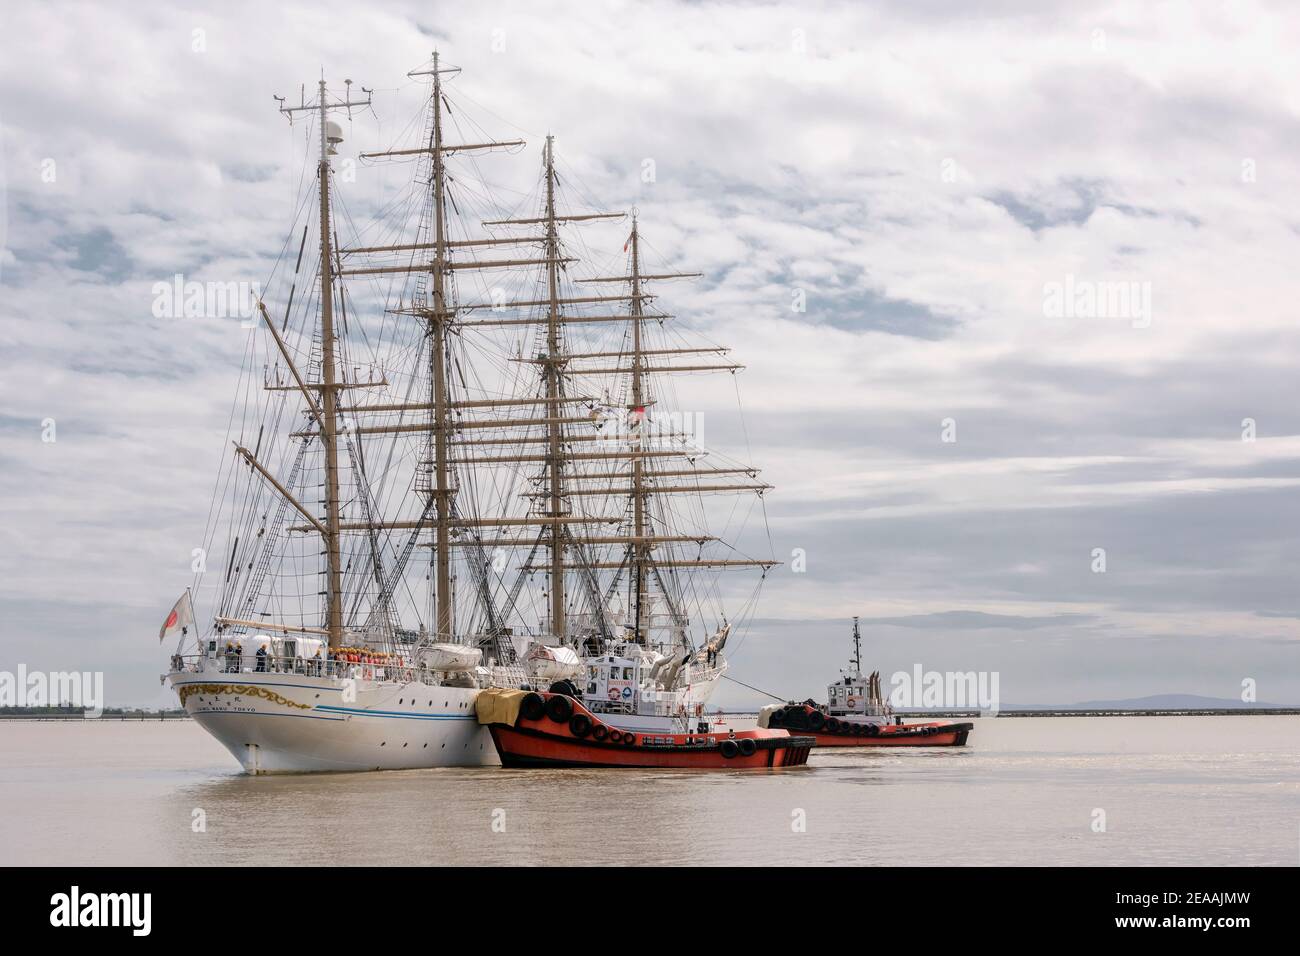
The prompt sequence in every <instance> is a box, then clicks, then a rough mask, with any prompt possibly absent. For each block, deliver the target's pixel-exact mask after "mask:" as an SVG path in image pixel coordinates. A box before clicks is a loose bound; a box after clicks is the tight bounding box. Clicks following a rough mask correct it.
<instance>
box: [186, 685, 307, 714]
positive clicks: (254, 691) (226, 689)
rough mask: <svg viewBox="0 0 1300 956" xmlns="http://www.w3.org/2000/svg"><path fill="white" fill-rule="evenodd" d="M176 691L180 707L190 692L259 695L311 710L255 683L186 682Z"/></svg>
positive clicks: (266, 698)
mask: <svg viewBox="0 0 1300 956" xmlns="http://www.w3.org/2000/svg"><path fill="white" fill-rule="evenodd" d="M176 693H177V696H179V697H180V699H181V706H182V707H184V706H185V701H186V700H188V699H189V697H190V695H192V694H213V695H217V694H233V695H235V696H237V697H261V698H262V699H263V700H269V701H270V702H271V703H273V704H279V705H280V706H282V707H296V708H298V709H299V710H311V704H299V703H298V702H297V701H292V700H290V699H289V698H288V697H285V696H284V695H283V694H277V693H276V692H275V691H273V690H271V689H270V688H269V687H259V686H258V685H256V684H186V685H185V686H184V687H182V688H180V690H178V691H177V692H176Z"/></svg>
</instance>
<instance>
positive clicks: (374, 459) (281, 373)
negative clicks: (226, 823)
mask: <svg viewBox="0 0 1300 956" xmlns="http://www.w3.org/2000/svg"><path fill="white" fill-rule="evenodd" d="M457 72H459V71H458V69H457V68H454V67H448V66H445V65H441V64H440V60H439V58H438V56H437V54H434V56H433V58H432V61H431V62H430V63H428V64H426V65H425V66H424V67H422V68H421V69H418V70H415V71H412V72H411V73H410V74H408V75H409V76H411V77H417V78H423V79H424V80H425V81H426V82H427V83H428V84H429V87H430V95H429V97H428V101H427V104H425V105H424V106H422V107H421V111H420V117H419V118H417V120H416V121H413V123H412V126H411V129H412V130H413V134H412V135H413V136H415V137H418V139H415V141H414V143H413V144H411V143H409V142H408V143H398V144H397V145H396V146H395V147H394V148H392V149H388V150H386V151H383V152H375V153H361V154H360V155H359V157H358V158H359V160H360V161H361V162H363V163H368V164H371V165H374V166H379V165H381V164H382V165H384V166H392V167H393V168H394V170H395V171H396V172H398V173H400V174H402V175H401V180H402V183H403V188H402V189H401V190H399V191H398V193H397V194H396V195H394V196H393V197H391V198H390V199H388V200H387V201H386V202H385V204H384V205H383V207H382V208H381V209H379V210H378V212H377V214H376V215H375V216H374V217H373V219H372V220H371V221H369V222H368V224H367V225H365V226H363V227H361V228H354V227H353V226H352V220H351V216H350V213H349V212H348V206H347V199H348V197H347V195H346V192H347V190H346V189H341V183H340V176H339V175H338V174H337V173H336V172H335V170H334V168H333V167H334V163H335V157H336V155H337V152H336V147H338V145H339V144H340V143H342V142H343V128H342V126H341V124H340V123H338V122H335V120H334V119H331V117H332V116H334V117H340V118H342V114H346V115H347V116H348V117H351V115H352V113H353V111H357V110H362V109H367V108H369V107H370V97H371V94H370V92H369V91H365V90H364V89H363V93H365V96H364V98H360V97H358V98H355V99H354V98H353V96H354V94H353V93H352V91H351V81H348V82H347V86H346V90H347V91H346V92H345V93H342V94H336V93H332V92H331V91H330V90H329V89H328V88H327V86H326V84H325V82H324V81H323V80H322V81H321V82H320V83H319V85H318V87H317V90H316V96H315V98H314V99H309V98H308V97H307V96H306V94H305V93H304V95H303V96H302V97H301V99H300V103H299V104H298V105H296V106H289V105H286V104H285V102H284V101H283V100H280V110H281V112H283V113H284V114H285V115H287V116H288V117H289V118H290V120H291V122H292V121H296V120H301V119H304V118H305V119H307V120H309V122H310V123H311V124H312V127H313V128H312V134H313V138H314V140H315V142H314V144H313V145H312V146H311V150H312V153H313V154H317V155H315V156H314V158H313V160H312V161H311V165H314V167H315V175H314V177H313V176H311V175H310V173H309V172H308V170H309V169H310V166H308V167H306V168H305V169H304V175H303V181H304V183H305V187H304V189H303V194H302V197H301V200H300V202H299V204H298V206H297V209H298V219H297V221H296V222H295V223H294V225H293V227H292V229H291V231H290V233H289V238H288V239H287V240H286V242H285V245H284V250H283V252H282V255H281V258H280V260H279V262H278V264H277V266H276V271H275V273H274V275H273V278H272V283H271V284H270V285H269V286H268V290H269V289H274V290H275V291H276V293H277V295H274V296H273V295H271V294H267V295H266V296H264V298H263V299H262V300H261V301H259V302H258V310H259V313H260V319H261V321H260V322H259V323H258V326H257V328H255V329H254V330H253V331H252V332H251V334H250V340H249V345H248V349H247V351H246V355H245V363H244V368H243V372H242V375H241V381H240V388H239V397H238V399H237V401H236V407H235V411H234V413H233V414H232V417H231V434H230V438H231V442H232V449H231V454H230V456H229V458H228V459H227V460H226V462H225V464H224V466H223V468H222V470H221V472H220V474H219V476H218V479H217V482H216V490H215V493H214V500H213V506H212V508H211V510H210V515H211V517H210V520H209V525H208V543H209V550H210V551H211V552H212V553H214V554H215V553H220V554H221V555H222V558H221V560H220V563H219V567H216V568H214V569H213V570H214V571H216V572H217V576H218V578H219V579H218V580H217V581H215V582H213V581H211V580H210V578H211V577H212V575H207V576H206V577H205V576H204V575H202V574H200V575H199V576H198V578H196V581H195V585H194V591H195V593H198V594H199V595H200V596H201V598H202V599H208V598H209V597H210V600H211V601H212V602H213V603H214V605H215V610H214V613H213V614H212V616H211V618H210V619H208V620H207V622H206V624H205V626H204V627H202V628H198V629H196V634H195V635H193V636H191V635H190V634H189V629H188V628H182V629H180V630H181V643H180V646H178V648H177V652H176V654H175V655H174V656H173V659H172V668H171V670H170V672H169V673H168V674H166V675H165V677H164V680H165V681H167V682H168V683H169V684H170V685H171V686H172V687H173V688H174V689H175V690H176V692H177V694H178V696H179V698H180V701H181V703H182V704H183V706H184V707H185V709H186V710H187V711H188V712H189V713H190V714H191V715H192V716H193V717H194V718H195V720H196V721H198V723H199V724H200V725H201V726H202V727H203V728H204V729H205V730H207V731H208V732H209V733H211V734H212V735H213V736H214V737H216V738H217V739H218V740H219V741H221V743H222V744H224V745H225V746H226V747H227V749H229V750H230V751H231V753H232V754H233V755H234V756H235V758H236V759H237V760H238V761H239V762H240V763H241V764H242V765H243V767H244V768H245V769H246V770H248V771H250V772H255V773H262V772H276V771H311V770H370V769H399V768H417V767H439V766H475V765H483V764H493V763H496V762H497V756H496V753H495V751H494V748H493V746H492V742H491V739H490V737H489V735H488V732H487V730H486V728H484V727H482V726H481V725H480V724H479V723H478V722H477V721H476V720H475V700H476V698H477V696H478V694H479V693H480V691H481V690H483V689H484V688H489V687H496V688H528V689H541V690H555V691H559V692H562V693H567V694H569V695H571V696H573V697H574V698H576V699H581V700H582V702H583V704H584V706H586V707H588V708H589V709H590V710H592V711H593V712H599V713H600V714H601V715H602V717H603V719H605V720H606V721H607V722H609V723H610V724H611V725H614V726H626V727H629V728H636V729H642V730H647V729H649V730H653V729H657V728H662V729H664V730H669V729H675V728H683V727H688V726H691V725H692V723H693V722H697V721H699V720H700V718H701V715H702V711H703V707H704V705H705V703H706V701H707V700H708V697H709V695H710V693H711V692H712V691H713V689H714V687H715V686H716V685H717V683H718V681H719V680H720V679H721V678H722V675H723V673H724V672H725V670H726V666H727V664H726V657H725V652H724V650H725V645H726V643H727V641H728V638H729V636H730V635H731V634H732V631H733V628H735V627H737V626H739V624H740V623H741V622H743V620H744V619H745V618H746V616H747V615H748V614H750V613H752V609H753V606H754V602H755V601H756V599H757V596H758V593H759V590H760V589H761V586H762V583H763V579H764V578H765V577H766V574H767V572H768V570H769V569H770V568H771V567H772V566H773V565H775V564H776V563H777V562H775V561H774V560H773V559H772V557H771V554H770V539H769V538H768V537H767V536H766V535H765V534H763V533H762V532H764V531H765V528H766V515H765V512H764V510H763V499H762V495H763V492H764V491H766V490H767V489H768V487H769V486H767V485H765V484H763V483H762V482H761V481H759V479H758V471H757V469H755V468H754V467H753V466H752V465H750V464H748V463H745V462H739V461H733V460H730V459H727V458H725V457H724V456H722V455H720V454H718V453H716V452H710V451H706V450H705V449H704V448H703V447H701V441H700V439H701V437H702V436H701V434H700V433H701V430H702V419H701V417H700V416H699V415H694V416H693V415H690V414H686V413H682V412H680V411H677V409H680V408H681V403H680V401H679V400H678V398H677V396H676V393H675V391H674V385H673V380H674V379H676V378H677V377H678V376H679V375H682V374H691V373H709V372H722V373H734V372H736V371H737V370H739V369H740V368H741V366H739V365H737V364H735V363H733V362H730V361H728V360H727V358H726V356H727V352H728V350H727V349H726V348H723V347H720V346H716V345H713V344H710V343H707V342H699V341H695V340H694V339H692V337H691V336H690V335H689V334H688V333H687V332H686V330H685V329H683V328H682V327H681V326H680V324H679V323H677V322H675V321H674V317H673V316H671V315H667V314H665V313H664V312H663V311H662V309H661V308H660V307H659V306H658V304H657V303H658V298H657V296H656V294H655V293H654V292H653V291H651V289H652V288H653V287H655V285H656V284H657V283H658V282H660V281H663V280H669V279H675V278H687V277H689V275H693V274H685V273H679V272H670V271H666V270H660V269H657V268H650V267H647V265H646V254H645V248H644V247H645V240H644V239H643V237H642V233H641V230H640V225H639V223H638V221H637V219H636V217H635V216H629V215H628V214H626V213H622V212H593V211H583V210H581V209H574V208H571V207H570V206H568V205H566V198H567V193H568V189H567V187H566V185H565V183H564V182H563V180H562V179H561V177H560V175H559V173H558V172H557V163H556V158H555V148H554V142H553V139H552V138H551V137H549V136H548V137H547V138H546V141H545V146H544V149H543V155H542V170H541V176H540V178H539V179H538V180H537V181H536V183H535V184H534V186H533V189H532V191H531V192H524V193H518V194H516V193H510V192H509V190H504V192H505V193H507V194H509V195H510V197H511V198H510V200H509V201H508V202H502V201H501V200H500V199H498V198H497V195H498V194H499V193H500V192H502V190H494V189H493V188H492V187H490V186H489V183H488V181H487V180H486V179H485V178H484V173H483V171H482V170H481V169H480V166H479V161H480V159H483V154H491V153H498V154H502V153H505V154H513V153H517V152H519V151H520V150H521V149H523V148H524V146H525V144H524V142H523V141H522V140H517V139H511V140H494V139H492V138H491V137H490V136H488V135H487V134H485V133H483V132H482V130H481V129H480V128H479V127H478V126H477V124H476V123H475V122H474V121H473V119H472V118H471V116H472V111H471V110H469V109H467V108H466V107H465V106H464V104H462V103H461V102H460V101H459V98H457V97H456V96H454V95H453V92H452V90H450V89H449V87H450V86H452V85H454V84H451V83H449V81H450V80H451V79H452V78H453V75H454V74H455V73H457ZM484 162H487V160H486V159H484ZM619 223H622V227H621V228H620V229H619V232H618V243H619V244H621V245H622V249H621V250H618V247H617V246H614V247H613V248H614V249H615V250H617V251H615V252H614V254H613V255H611V256H606V257H604V259H605V261H604V264H603V265H602V264H601V263H600V262H595V263H592V262H584V261H582V257H580V256H579V254H578V253H579V252H580V251H586V250H587V249H588V248H590V245H589V241H588V237H587V236H586V235H584V233H583V230H585V229H588V228H599V227H600V226H601V225H602V224H604V225H606V227H607V228H608V227H609V226H611V225H613V226H617V225H618V224H619ZM341 233H342V234H343V235H345V236H347V237H348V238H347V241H346V242H342V241H340V238H339V237H340V234H341ZM589 258H590V257H589ZM717 496H733V497H732V498H731V507H729V508H727V509H726V511H725V512H724V514H726V515H727V516H728V520H727V521H726V522H724V523H725V524H726V525H727V527H728V528H730V529H731V530H732V531H734V532H735V533H734V534H732V535H728V538H729V540H723V537H721V536H718V535H714V534H711V533H709V530H708V529H709V528H710V527H711V526H712V525H716V524H717V521H716V515H715V514H714V511H715V510H717V509H715V508H714V507H713V505H712V503H713V502H714V501H716V500H718V498H717ZM734 496H748V497H749V498H750V499H751V501H750V503H749V506H748V507H747V508H746V507H737V506H736V505H737V504H738V501H737V500H736V499H735V498H734ZM723 500H724V501H725V500H727V499H723ZM741 515H749V519H744V520H742V519H741V518H740V517H739V516H741ZM756 525H761V527H755V528H754V529H753V534H752V535H751V536H752V537H754V538H756V539H757V540H759V541H760V543H761V545H762V546H764V547H766V548H767V550H768V552H769V553H768V555H767V556H765V557H764V556H759V557H752V556H750V555H748V554H746V553H742V552H741V551H740V550H739V548H740V546H741V543H742V542H741V539H742V538H743V537H744V535H745V533H746V528H747V527H750V526H756ZM219 537H221V538H222V539H224V540H223V542H222V544H221V551H220V552H217V551H212V546H213V545H215V544H217V542H218V539H219ZM731 569H749V570H750V571H752V572H754V573H753V575H752V577H751V579H750V581H749V582H747V583H745V584H743V585H741V586H740V587H739V588H737V587H736V586H734V585H733V584H732V583H731V581H732V580H734V578H731V579H729V578H728V577H727V576H725V575H723V574H722V572H724V571H727V570H731ZM750 584H752V588H751V587H750V586H749V585H750ZM187 613H188V614H189V616H190V618H191V619H192V610H190V611H188V612H187ZM173 624H175V615H173V618H171V619H169V626H170V625H173ZM174 630H176V629H175V628H171V629H168V626H165V628H164V632H165V633H172V632H173V631H174Z"/></svg>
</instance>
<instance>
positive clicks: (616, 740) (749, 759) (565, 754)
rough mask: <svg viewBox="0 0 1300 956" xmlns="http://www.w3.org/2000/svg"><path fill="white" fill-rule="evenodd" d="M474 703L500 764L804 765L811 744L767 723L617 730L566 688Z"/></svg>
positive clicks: (494, 693)
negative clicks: (709, 729) (700, 729)
mask: <svg viewBox="0 0 1300 956" xmlns="http://www.w3.org/2000/svg"><path fill="white" fill-rule="evenodd" d="M475 707H476V711H477V714H478V721H479V723H480V724H484V725H486V726H487V728H488V730H489V731H490V733H491V734H492V742H493V743H494V744H495V745H496V748H497V753H498V754H499V755H500V757H501V763H502V765H503V766H506V767H663V768H671V769H681V770H762V769H774V768H778V767H799V766H803V765H804V764H806V763H807V762H808V753H809V751H811V750H812V747H813V738H812V737H811V736H802V735H801V736H798V737H795V736H791V734H790V733H789V732H787V731H785V730H777V729H768V728H758V729H755V730H740V731H735V732H734V733H731V732H726V733H661V732H655V733H645V732H642V731H633V730H623V729H620V728H618V727H615V726H612V725H611V724H608V723H606V722H604V721H603V720H601V718H600V717H599V716H597V715H596V714H593V713H592V712H591V711H590V710H588V709H587V708H586V707H585V706H583V705H582V704H581V703H580V702H579V701H577V700H575V699H574V698H572V697H569V696H567V695H565V694H553V693H540V692H536V691H519V690H485V691H483V692H481V693H480V694H479V695H478V698H477V700H476V702H475Z"/></svg>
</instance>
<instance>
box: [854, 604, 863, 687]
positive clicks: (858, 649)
mask: <svg viewBox="0 0 1300 956" xmlns="http://www.w3.org/2000/svg"><path fill="white" fill-rule="evenodd" d="M853 674H854V676H855V677H860V676H862V632H861V631H859V630H858V617H857V615H856V614H855V615H854V616H853Z"/></svg>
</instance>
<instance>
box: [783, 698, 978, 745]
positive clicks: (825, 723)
mask: <svg viewBox="0 0 1300 956" xmlns="http://www.w3.org/2000/svg"><path fill="white" fill-rule="evenodd" d="M758 724H759V726H760V727H764V728H780V729H783V730H788V731H790V732H791V733H797V734H801V735H802V734H811V735H812V737H813V738H814V739H815V740H816V741H817V746H818V747H964V746H965V745H966V738H967V737H968V736H970V732H971V731H972V730H974V729H975V725H974V724H971V723H960V724H958V723H950V722H947V721H933V722H930V723H923V724H900V723H888V722H886V721H884V720H872V719H871V718H869V717H863V716H859V715H850V714H846V715H840V716H834V715H831V714H827V713H826V711H824V710H822V709H821V708H819V707H814V706H812V705H811V704H785V705H774V706H771V707H764V708H763V710H762V712H761V713H760V714H759V717H758Z"/></svg>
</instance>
